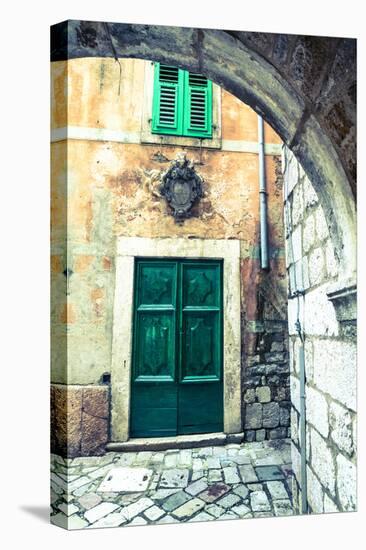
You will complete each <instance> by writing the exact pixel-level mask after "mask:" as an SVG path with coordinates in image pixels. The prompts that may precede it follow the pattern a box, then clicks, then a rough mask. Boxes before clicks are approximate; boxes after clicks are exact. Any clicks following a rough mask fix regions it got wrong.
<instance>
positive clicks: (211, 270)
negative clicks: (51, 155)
mask: <svg viewBox="0 0 366 550" xmlns="http://www.w3.org/2000/svg"><path fill="white" fill-rule="evenodd" d="M135 273H136V275H135V297H134V327H133V365H132V378H131V422H130V424H131V436H132V437H147V436H164V435H165V436H168V435H176V434H180V433H181V434H184V433H186V434H189V433H207V432H211V431H221V430H222V429H223V384H222V339H223V335H222V264H221V262H219V261H213V260H207V261H201V260H160V259H154V260H146V259H138V260H136V269H135Z"/></svg>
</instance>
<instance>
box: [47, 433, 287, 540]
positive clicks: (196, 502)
mask: <svg viewBox="0 0 366 550" xmlns="http://www.w3.org/2000/svg"><path fill="white" fill-rule="evenodd" d="M115 468H123V470H119V471H120V472H121V471H122V472H124V473H126V472H127V474H128V475H131V474H133V473H134V472H135V473H137V469H140V471H141V468H144V469H147V470H148V471H149V472H150V473H149V475H148V476H146V477H147V478H148V481H145V482H144V483H145V485H147V487H146V488H144V490H141V491H139V492H133V493H131V492H106V491H105V490H101V489H102V488H103V485H102V482H103V483H104V489H105V483H106V482H105V480H106V478H108V479H109V480H110V479H112V477H111V476H110V474H113V472H116V470H114V469H115ZM126 468H127V469H128V470H126ZM107 474H109V475H108V476H107ZM291 476H292V470H291V458H290V445H289V441H288V440H278V441H272V442H263V443H257V442H256V443H242V444H240V445H239V444H230V445H226V446H218V447H204V448H197V449H181V450H168V451H157V452H151V451H142V452H128V453H115V452H112V453H107V454H106V455H104V456H102V457H85V458H74V459H63V458H61V457H59V456H57V455H52V460H51V503H52V512H51V522H52V523H54V524H55V525H59V526H62V527H67V528H68V529H83V528H98V527H117V526H120V525H145V524H162V523H179V522H192V521H212V520H215V519H216V520H225V519H238V518H253V517H273V516H288V515H292V514H293V510H292V501H291ZM146 477H145V479H146Z"/></svg>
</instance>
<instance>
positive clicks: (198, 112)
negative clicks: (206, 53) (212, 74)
mask: <svg viewBox="0 0 366 550" xmlns="http://www.w3.org/2000/svg"><path fill="white" fill-rule="evenodd" d="M183 102H184V117H183V133H184V135H185V136H192V137H201V138H211V137H212V82H211V81H210V80H208V79H207V78H206V77H205V76H203V75H200V74H195V73H189V72H188V71H184V100H183Z"/></svg>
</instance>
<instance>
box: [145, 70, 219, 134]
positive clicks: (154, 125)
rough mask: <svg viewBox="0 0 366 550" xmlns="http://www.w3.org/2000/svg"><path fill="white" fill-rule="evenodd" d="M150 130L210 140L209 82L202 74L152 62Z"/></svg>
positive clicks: (210, 95) (210, 93)
mask: <svg viewBox="0 0 366 550" xmlns="http://www.w3.org/2000/svg"><path fill="white" fill-rule="evenodd" d="M151 131H152V133H153V134H166V135H177V136H187V137H200V138H205V139H209V138H212V82H211V81H210V80H208V79H207V78H206V77H205V76H203V75H200V74H196V73H190V72H188V71H184V70H182V69H178V68H177V67H171V66H169V65H164V64H162V63H155V64H154V91H153V109H152V122H151Z"/></svg>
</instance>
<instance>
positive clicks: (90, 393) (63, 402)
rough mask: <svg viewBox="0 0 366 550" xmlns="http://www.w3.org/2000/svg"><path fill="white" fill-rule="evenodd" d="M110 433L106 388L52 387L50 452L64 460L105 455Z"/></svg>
mask: <svg viewBox="0 0 366 550" xmlns="http://www.w3.org/2000/svg"><path fill="white" fill-rule="evenodd" d="M108 429H109V392H108V387H106V386H64V385H52V386H51V451H52V452H55V453H59V454H61V455H62V456H65V457H66V456H67V457H74V456H79V455H83V456H91V455H101V454H104V452H105V445H106V443H107V441H108Z"/></svg>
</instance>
